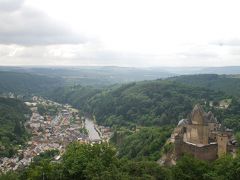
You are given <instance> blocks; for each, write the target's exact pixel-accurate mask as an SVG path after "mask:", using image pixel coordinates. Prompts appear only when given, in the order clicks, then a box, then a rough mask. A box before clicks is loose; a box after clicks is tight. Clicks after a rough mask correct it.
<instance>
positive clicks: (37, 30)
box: [0, 0, 87, 46]
mask: <svg viewBox="0 0 240 180" xmlns="http://www.w3.org/2000/svg"><path fill="white" fill-rule="evenodd" d="M22 4H23V0H10V1H9V0H4V1H2V0H0V7H1V8H0V27H1V28H0V44H18V45H27V46H29V45H50V44H79V43H85V42H86V41H87V39H86V38H85V37H81V36H80V35H78V34H76V33H74V32H72V31H71V29H69V28H67V27H65V26H64V25H61V23H58V22H56V21H54V20H52V19H51V18H50V17H48V16H47V15H46V14H44V13H43V12H40V11H37V10H35V9H31V8H28V7H24V5H22ZM8 10H11V11H8Z"/></svg>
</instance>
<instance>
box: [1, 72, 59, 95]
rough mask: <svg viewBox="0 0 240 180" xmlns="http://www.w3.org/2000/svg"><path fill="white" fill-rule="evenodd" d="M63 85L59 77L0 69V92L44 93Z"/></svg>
mask: <svg viewBox="0 0 240 180" xmlns="http://www.w3.org/2000/svg"><path fill="white" fill-rule="evenodd" d="M61 85H63V80H62V79H60V78H52V77H48V76H42V75H41V76H40V75H34V74H28V73H18V72H7V71H6V72H5V71H0V93H1V94H2V93H9V92H12V93H15V94H17V95H19V94H21V95H31V94H44V93H45V92H47V91H49V90H51V89H52V88H56V87H59V86H61Z"/></svg>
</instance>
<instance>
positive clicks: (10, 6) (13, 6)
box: [0, 0, 24, 12]
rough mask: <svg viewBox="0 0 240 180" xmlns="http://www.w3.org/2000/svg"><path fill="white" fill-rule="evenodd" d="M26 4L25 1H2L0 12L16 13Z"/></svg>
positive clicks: (0, 0)
mask: <svg viewBox="0 0 240 180" xmlns="http://www.w3.org/2000/svg"><path fill="white" fill-rule="evenodd" d="M23 3H24V0H0V11H5V12H9V11H15V10H17V9H19V8H20V7H21V6H22V5H23Z"/></svg>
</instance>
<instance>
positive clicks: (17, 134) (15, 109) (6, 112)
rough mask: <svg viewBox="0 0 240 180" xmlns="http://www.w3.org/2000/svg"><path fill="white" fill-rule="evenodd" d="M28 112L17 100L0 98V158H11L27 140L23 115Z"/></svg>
mask: <svg viewBox="0 0 240 180" xmlns="http://www.w3.org/2000/svg"><path fill="white" fill-rule="evenodd" d="M28 113H29V110H28V108H27V107H26V106H25V104H24V103H23V102H21V101H19V100H15V99H7V98H0V124H1V125H0V157H11V156H13V155H14V153H15V152H16V149H17V146H18V145H20V144H23V143H24V142H25V140H26V138H27V132H26V130H25V128H24V122H25V121H26V118H25V116H24V115H25V114H28Z"/></svg>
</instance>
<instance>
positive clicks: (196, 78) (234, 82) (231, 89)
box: [169, 74, 240, 97]
mask: <svg viewBox="0 0 240 180" xmlns="http://www.w3.org/2000/svg"><path fill="white" fill-rule="evenodd" d="M169 80H173V81H177V82H180V83H184V84H187V85H191V86H197V87H204V88H208V89H212V90H215V91H222V92H225V93H226V94H228V95H233V96H237V97H240V78H237V76H230V75H217V74H199V75H184V76H176V77H173V78H169Z"/></svg>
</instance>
